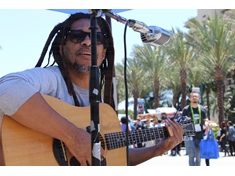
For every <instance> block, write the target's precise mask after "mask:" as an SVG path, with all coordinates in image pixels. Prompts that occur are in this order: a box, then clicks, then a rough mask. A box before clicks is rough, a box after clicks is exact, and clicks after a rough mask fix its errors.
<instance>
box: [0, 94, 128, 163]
mask: <svg viewBox="0 0 235 176" xmlns="http://www.w3.org/2000/svg"><path fill="white" fill-rule="evenodd" d="M43 97H44V99H45V100H46V101H47V103H48V104H49V105H50V106H51V107H52V108H53V109H54V110H55V111H57V112H58V113H59V114H61V115H62V116H63V117H65V118H66V119H67V120H68V121H70V122H72V123H73V124H75V125H76V126H77V127H79V128H82V129H84V130H86V127H88V126H90V121H91V117H90V107H75V106H72V105H70V104H68V103H65V102H63V101H61V100H59V99H56V98H53V97H51V96H47V95H43ZM99 106H100V107H99V111H100V135H101V137H102V138H103V139H104V141H103V142H104V147H105V155H104V157H105V159H106V164H107V166H114V165H117V166H122V165H123V166H126V165H127V161H126V147H122V148H117V149H113V150H108V149H107V148H106V141H105V138H104V134H106V133H112V132H121V131H122V130H121V127H120V123H119V120H118V117H117V115H116V113H115V112H114V110H113V109H112V108H111V107H110V106H109V105H107V104H104V103H100V104H99ZM0 125H1V126H0V128H1V131H0V132H1V134H0V165H7V166H58V165H59V164H58V162H57V159H56V157H55V155H54V151H53V141H54V138H52V137H50V136H47V135H45V134H42V133H39V132H37V131H34V130H31V129H29V128H27V127H25V126H23V125H21V124H19V123H18V122H16V121H14V120H13V119H12V118H10V117H9V116H6V115H5V116H3V118H0ZM66 155H67V157H68V160H70V158H71V157H73V156H72V155H71V154H70V153H69V151H68V150H66Z"/></svg>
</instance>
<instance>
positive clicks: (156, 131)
mask: <svg viewBox="0 0 235 176" xmlns="http://www.w3.org/2000/svg"><path fill="white" fill-rule="evenodd" d="M168 136H169V134H168V132H167V129H166V127H155V128H148V129H143V130H135V131H130V132H129V133H128V141H129V142H128V145H132V144H138V143H142V142H147V141H151V140H155V139H162V138H166V137H168ZM105 141H106V144H107V148H108V150H112V149H116V148H121V147H124V146H127V139H126V132H116V133H109V134H105Z"/></svg>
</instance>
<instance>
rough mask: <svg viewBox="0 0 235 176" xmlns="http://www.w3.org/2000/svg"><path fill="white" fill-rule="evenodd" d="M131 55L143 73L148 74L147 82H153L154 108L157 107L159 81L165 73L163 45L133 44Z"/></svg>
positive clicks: (165, 63) (165, 64)
mask: <svg viewBox="0 0 235 176" xmlns="http://www.w3.org/2000/svg"><path fill="white" fill-rule="evenodd" d="M132 55H133V57H134V58H135V59H136V60H137V62H138V63H139V64H140V65H141V67H143V70H144V73H145V74H146V76H148V80H149V83H148V84H151V82H152V83H153V89H154V90H153V93H154V103H155V108H158V107H159V101H160V96H159V92H160V87H161V81H162V80H163V79H164V78H165V73H166V66H167V62H166V52H165V50H164V48H163V46H160V47H153V46H151V45H147V44H145V45H144V46H140V45H135V46H134V47H133V52H132Z"/></svg>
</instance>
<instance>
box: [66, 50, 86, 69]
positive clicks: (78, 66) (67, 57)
mask: <svg viewBox="0 0 235 176" xmlns="http://www.w3.org/2000/svg"><path fill="white" fill-rule="evenodd" d="M68 53H70V49H69V48H68V47H67V48H64V59H65V62H66V63H68V64H69V65H71V66H72V67H73V68H75V69H76V70H77V71H78V72H80V73H88V72H90V66H87V65H81V64H78V63H76V61H75V62H74V63H71V60H70V59H69V54H68Z"/></svg>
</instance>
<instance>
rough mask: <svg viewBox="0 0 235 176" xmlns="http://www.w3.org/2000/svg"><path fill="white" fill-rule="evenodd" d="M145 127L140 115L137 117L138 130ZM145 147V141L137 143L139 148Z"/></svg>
mask: <svg viewBox="0 0 235 176" xmlns="http://www.w3.org/2000/svg"><path fill="white" fill-rule="evenodd" d="M145 128H146V127H145V124H144V122H142V121H141V118H140V117H137V124H136V130H143V129H145ZM143 147H145V143H144V142H141V143H138V144H137V148H143Z"/></svg>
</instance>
